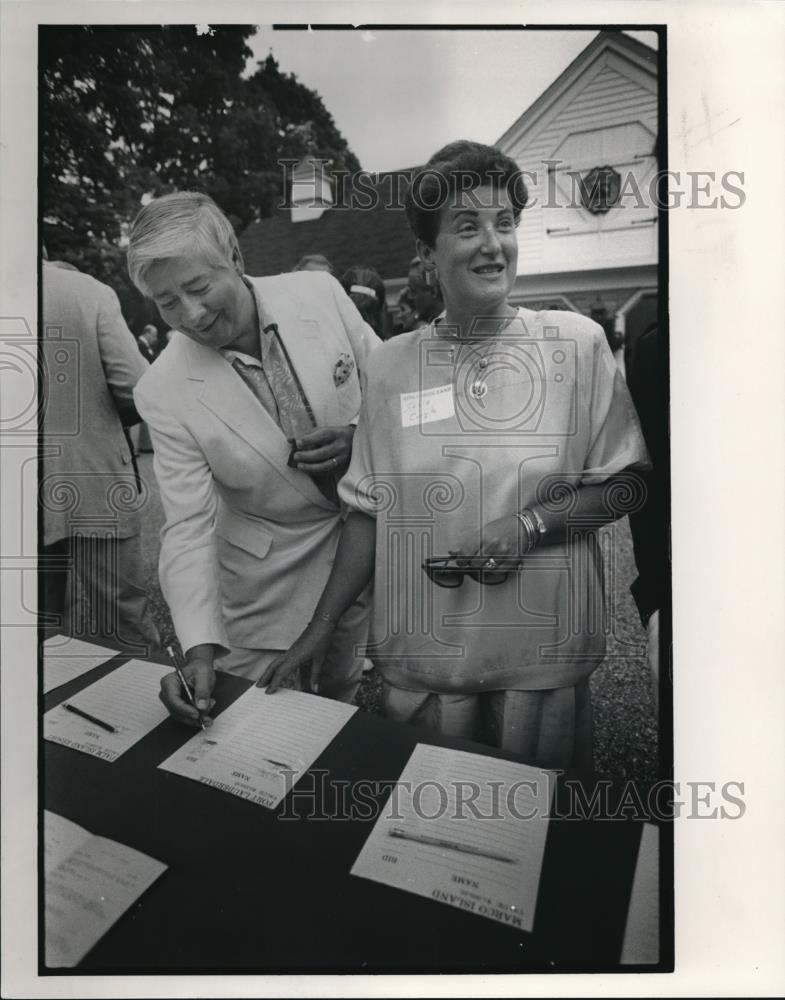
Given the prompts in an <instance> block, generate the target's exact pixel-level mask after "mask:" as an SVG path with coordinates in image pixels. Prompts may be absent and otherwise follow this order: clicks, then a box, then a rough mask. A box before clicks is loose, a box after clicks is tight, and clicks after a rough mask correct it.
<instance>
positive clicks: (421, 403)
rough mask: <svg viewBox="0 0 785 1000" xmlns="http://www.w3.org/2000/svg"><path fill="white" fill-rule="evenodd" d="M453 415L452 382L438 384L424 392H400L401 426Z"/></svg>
mask: <svg viewBox="0 0 785 1000" xmlns="http://www.w3.org/2000/svg"><path fill="white" fill-rule="evenodd" d="M453 416H455V404H454V402H453V396H452V384H451V383H448V384H447V385H439V386H437V387H436V388H435V389H426V390H425V391H424V392H402V393H401V426H403V427H418V426H420V425H422V424H431V423H433V422H434V421H436V420H448V419H449V418H450V417H453Z"/></svg>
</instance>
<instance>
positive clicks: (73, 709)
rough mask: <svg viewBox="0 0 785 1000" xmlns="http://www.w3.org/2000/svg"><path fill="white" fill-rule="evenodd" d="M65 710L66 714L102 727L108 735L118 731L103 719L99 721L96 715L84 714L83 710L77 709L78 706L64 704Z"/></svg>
mask: <svg viewBox="0 0 785 1000" xmlns="http://www.w3.org/2000/svg"><path fill="white" fill-rule="evenodd" d="M63 708H64V709H65V710H66V712H73V714H74V715H78V716H80V718H82V719H87V721H88V722H92V723H93V724H94V725H96V726H100V727H101V729H105V730H106V731H107V732H108V733H116V732H117V730H116V729H115V727H114V726H110V725H109V723H108V722H104V721H103V720H102V719H97V718H96V717H95V716H94V715H90V714H89V713H88V712H84V711H83V710H82V709H81V708H77V707H76V705H69V704H68V702H65V701H64V702H63Z"/></svg>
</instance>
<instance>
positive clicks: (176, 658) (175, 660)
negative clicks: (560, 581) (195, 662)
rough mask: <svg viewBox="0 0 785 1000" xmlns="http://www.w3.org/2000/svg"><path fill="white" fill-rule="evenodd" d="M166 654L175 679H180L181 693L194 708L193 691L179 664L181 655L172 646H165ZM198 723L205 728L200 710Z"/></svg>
mask: <svg viewBox="0 0 785 1000" xmlns="http://www.w3.org/2000/svg"><path fill="white" fill-rule="evenodd" d="M166 655H167V656H168V657H169V659H170V660H171V661H172V665H173V666H174V670H175V673H176V674H177V679H178V680H179V681H180V686H181V687H182V689H183V693H184V694H185V696H186V698H187V699H188V701H189V702H190V703H191V704H192V705H193V707H194V708H196V699H195V698H194V693H193V691H192V690H191V689H190V688H189V687H188V681H187V680H186V679H185V674H184V673H183V668H182V666H181V657H180V655H179V653H177V652H176V651H175V650H174V648H173V647H172V646H167V647H166ZM196 711H197V712H199V709H198V708H196ZM199 725H200V726H201V727H202V729H204V728H205V725H204V719H203V718H202V713H201V712H199Z"/></svg>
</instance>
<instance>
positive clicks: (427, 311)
mask: <svg viewBox="0 0 785 1000" xmlns="http://www.w3.org/2000/svg"><path fill="white" fill-rule="evenodd" d="M408 284H409V288H410V289H411V290H412V295H413V296H414V308H415V310H416V312H417V323H418V325H419V324H427V323H431V322H432V321H433V320H435V319H436V317H437V316H440V315H441V314H442V313H443V312H444V299H443V298H442V293H441V289H440V288H439V282H438V279H437V277H436V272H435V270H434V268H433V267H432V266H431V265H430V264H429V263H427V262H425V261H423V260H421V259H420V257H419V256H418V257H413V258H412V260H411V262H410V263H409V282H408Z"/></svg>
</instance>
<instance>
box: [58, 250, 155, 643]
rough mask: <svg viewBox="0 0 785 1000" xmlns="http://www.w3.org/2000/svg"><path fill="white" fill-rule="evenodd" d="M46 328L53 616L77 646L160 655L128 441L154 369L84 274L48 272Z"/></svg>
mask: <svg viewBox="0 0 785 1000" xmlns="http://www.w3.org/2000/svg"><path fill="white" fill-rule="evenodd" d="M43 316H44V339H43V357H44V363H45V371H46V374H47V378H46V379H45V382H44V389H45V394H44V400H43V402H44V407H43V434H44V440H43V450H42V456H43V475H42V479H41V506H42V510H43V546H42V550H41V556H42V560H41V568H42V570H43V573H42V585H43V586H42V597H43V602H42V603H43V606H44V610H45V611H46V612H47V614H48V615H50V616H52V617H50V618H49V619H48V622H49V623H50V624H61V625H62V627H63V628H64V630H65V631H66V632H68V633H70V634H72V635H81V636H83V637H85V638H93V637H96V638H101V639H103V640H107V641H108V642H109V643H110V644H111V645H114V646H119V647H123V648H124V649H127V650H129V651H132V652H135V653H137V654H139V655H142V656H145V655H149V654H150V653H154V652H157V651H158V646H159V639H158V632H157V629H156V627H155V625H154V624H153V621H152V618H151V617H150V614H149V611H148V603H147V593H146V589H145V582H144V577H145V574H144V567H143V562H142V548H141V535H140V527H141V525H140V505H141V503H142V501H143V495H142V493H141V484H140V483H139V481H138V477H137V476H136V474H135V469H134V467H133V464H132V457H131V451H130V449H129V447H128V441H127V438H126V435H125V434H124V431H123V425H124V424H132V423H135V422H136V421H138V419H139V417H138V415H137V413H136V410H135V408H134V403H133V388H134V386H135V384H136V382H137V380H138V379H139V378H140V376H141V375H143V374H144V372H145V371H146V369H147V367H148V366H147V362H146V361H145V360H144V359H143V358H142V357H141V356H140V354H139V351H138V349H137V346H136V341H135V339H134V337H133V334H132V333H131V331H130V330H129V329H128V327H127V326H126V324H125V321H124V319H123V316H122V313H121V311H120V303H119V301H118V298H117V296H116V295H115V293H114V292H113V291H112V289H111V288H109V287H108V286H107V285H103V284H101V282H99V281H96V280H95V279H94V278H91V277H89V276H88V275H86V274H81V273H80V272H79V271H77V270H76V269H65V268H60V267H57V266H55V265H54V264H48V263H45V264H44V268H43ZM58 570H59V572H58ZM58 619H59V622H58Z"/></svg>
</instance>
